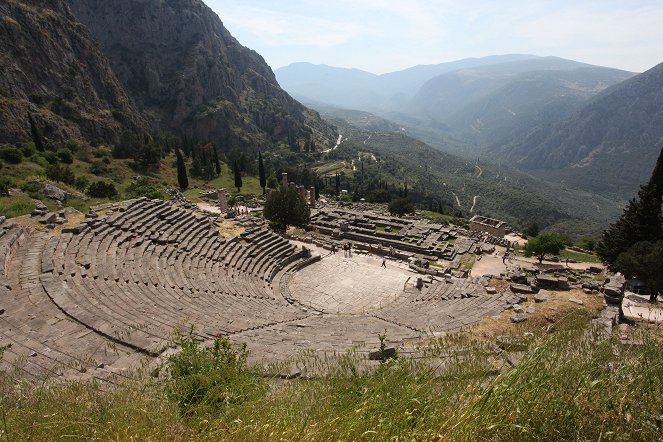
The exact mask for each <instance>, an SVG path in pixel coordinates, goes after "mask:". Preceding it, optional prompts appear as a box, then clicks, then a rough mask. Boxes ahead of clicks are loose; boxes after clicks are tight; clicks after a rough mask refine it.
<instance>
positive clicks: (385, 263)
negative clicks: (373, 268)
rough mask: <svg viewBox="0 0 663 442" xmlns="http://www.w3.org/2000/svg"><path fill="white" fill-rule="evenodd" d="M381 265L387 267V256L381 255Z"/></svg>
mask: <svg viewBox="0 0 663 442" xmlns="http://www.w3.org/2000/svg"><path fill="white" fill-rule="evenodd" d="M382 267H384V268H385V269H386V268H387V258H385V257H382Z"/></svg>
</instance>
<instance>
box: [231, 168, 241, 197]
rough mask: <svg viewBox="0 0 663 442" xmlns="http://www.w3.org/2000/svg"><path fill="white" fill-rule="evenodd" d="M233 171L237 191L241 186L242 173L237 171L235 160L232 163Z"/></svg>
mask: <svg viewBox="0 0 663 442" xmlns="http://www.w3.org/2000/svg"><path fill="white" fill-rule="evenodd" d="M233 172H234V173H235V187H237V193H239V190H240V189H241V188H242V174H241V173H240V172H239V166H238V165H237V161H235V163H234V164H233Z"/></svg>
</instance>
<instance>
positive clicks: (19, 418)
mask: <svg viewBox="0 0 663 442" xmlns="http://www.w3.org/2000/svg"><path fill="white" fill-rule="evenodd" d="M589 320H590V315H589V313H587V312H586V311H582V310H580V311H577V312H576V313H573V314H571V315H569V316H568V317H567V318H566V319H565V320H563V321H562V322H560V323H557V324H555V325H554V326H552V327H548V328H546V329H543V330H538V331H537V332H536V336H535V338H533V339H532V340H531V343H530V344H529V347H528V348H527V349H526V351H525V352H524V353H523V354H522V357H521V358H520V359H512V356H513V355H512V353H510V352H509V351H506V352H503V353H496V352H495V351H494V350H493V346H492V344H491V343H490V342H485V341H478V340H471V339H470V338H469V337H467V336H462V335H452V336H447V337H445V338H442V339H440V340H439V341H437V342H436V343H435V344H434V346H433V347H432V348H431V349H429V350H428V351H427V352H426V354H427V355H429V356H431V357H433V359H431V360H427V359H422V358H418V359H410V358H407V357H400V358H398V359H396V360H392V361H388V362H386V363H384V364H380V365H379V366H378V367H377V368H375V369H372V370H365V369H363V368H362V367H364V363H363V362H361V360H362V359H361V358H360V357H359V356H358V355H355V354H352V353H349V354H346V355H342V356H340V357H339V358H336V359H321V358H308V359H306V360H307V361H308V364H309V366H310V367H312V368H316V369H320V370H323V371H324V372H325V373H326V374H325V375H323V376H319V377H316V378H311V379H307V380H296V381H292V382H289V383H286V384H280V386H273V387H272V388H271V390H270V391H269V392H267V390H266V389H265V384H264V381H263V380H261V379H262V376H263V375H262V374H260V372H257V371H252V370H253V369H249V368H243V367H244V365H243V363H242V362H241V361H242V359H241V357H240V356H232V353H230V354H229V353H228V351H226V350H221V353H216V354H215V353H214V351H212V350H192V349H191V348H189V350H187V351H188V353H186V354H184V355H183V356H181V357H180V358H179V359H171V364H175V365H170V366H169V367H170V368H169V371H170V372H171V373H172V374H173V378H172V379H173V380H159V381H156V380H152V381H150V380H146V381H142V382H137V383H128V384H126V385H124V386H120V387H115V388H110V389H108V388H103V389H101V388H99V387H98V386H97V385H95V384H73V383H56V384H55V385H54V386H50V387H49V386H45V384H43V383H40V382H34V383H32V382H23V381H16V380H15V378H14V377H13V376H12V374H11V373H7V372H5V373H0V393H1V395H0V406H1V409H0V411H1V412H0V440H35V441H40V440H59V439H71V440H129V439H132V438H133V440H145V439H150V440H194V439H195V440H227V441H254V440H255V441H291V440H300V441H321V440H346V441H351V440H357V441H359V440H368V441H383V440H408V441H409V440H443V441H447V440H454V441H456V440H458V441H476V440H479V441H481V440H490V441H525V440H527V441H532V440H564V441H575V440H578V441H579V440H603V441H626V440H660V438H661V436H662V433H661V431H662V430H661V429H659V428H658V426H657V422H656V419H655V417H656V416H659V415H660V414H661V412H662V411H663V395H662V394H661V387H660V386H661V383H662V382H663V343H662V342H661V341H660V340H657V339H654V338H653V337H652V336H651V335H645V334H643V335H641V336H639V337H638V339H640V340H641V341H642V345H640V346H635V347H624V346H621V345H620V344H619V342H618V341H617V339H616V338H614V339H607V340H604V339H602V338H601V336H600V334H599V333H598V332H597V330H595V329H593V328H591V327H590V326H589ZM518 330H520V333H522V332H523V331H525V330H527V329H526V328H520V329H518ZM518 336H522V335H520V334H519V335H518ZM236 355H241V353H236ZM238 357H239V359H238ZM439 357H441V359H439ZM507 359H510V360H511V361H512V362H513V361H516V362H515V363H514V365H511V364H510V363H507V362H506V360H507ZM191 367H198V368H197V369H195V370H194V371H193V372H191ZM214 367H219V369H218V370H220V371H217V369H216V368H214ZM500 367H501V368H500ZM182 370H183V371H182ZM223 373H226V374H223ZM190 376H193V377H190ZM197 376H201V377H197ZM228 376H229V377H228ZM199 388H202V390H200V389H199ZM200 391H203V392H206V393H205V395H197V396H195V397H196V398H198V399H197V400H203V404H205V405H207V406H206V407H202V408H200V407H198V406H196V407H193V408H190V407H189V406H188V404H190V403H191V402H190V401H188V399H187V398H189V397H191V396H190V394H189V393H196V392H200ZM183 398H184V399H186V400H185V401H184V402H182V399H183ZM206 398H207V399H206ZM196 404H199V403H198V402H196ZM209 407H212V408H209Z"/></svg>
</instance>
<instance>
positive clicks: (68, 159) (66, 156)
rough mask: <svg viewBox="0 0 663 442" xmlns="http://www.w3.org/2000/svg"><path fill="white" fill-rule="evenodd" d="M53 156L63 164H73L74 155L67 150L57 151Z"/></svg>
mask: <svg viewBox="0 0 663 442" xmlns="http://www.w3.org/2000/svg"><path fill="white" fill-rule="evenodd" d="M55 154H56V155H57V156H58V159H59V160H60V161H61V162H63V163H65V164H71V163H73V162H74V154H72V153H71V151H70V150H69V149H64V148H62V149H58V151H57V152H56V153H55Z"/></svg>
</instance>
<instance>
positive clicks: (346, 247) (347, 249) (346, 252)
mask: <svg viewBox="0 0 663 442" xmlns="http://www.w3.org/2000/svg"><path fill="white" fill-rule="evenodd" d="M342 247H343V256H344V257H346V258H352V243H351V242H350V241H348V242H346V243H343V246H342ZM371 249H372V246H371ZM331 253H332V255H336V244H334V243H332V245H331ZM382 267H384V268H386V267H387V260H386V258H385V257H384V256H383V257H382Z"/></svg>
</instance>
